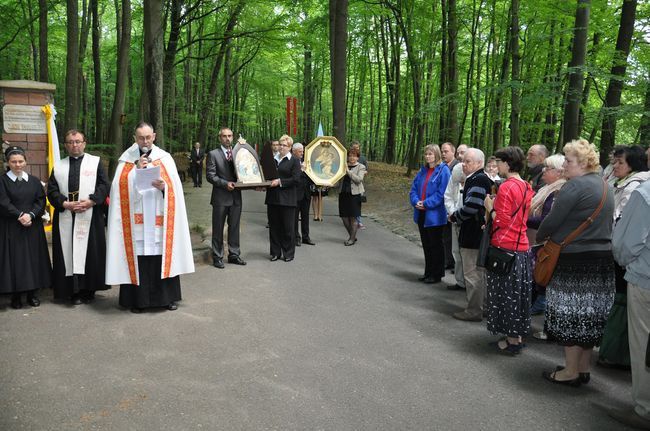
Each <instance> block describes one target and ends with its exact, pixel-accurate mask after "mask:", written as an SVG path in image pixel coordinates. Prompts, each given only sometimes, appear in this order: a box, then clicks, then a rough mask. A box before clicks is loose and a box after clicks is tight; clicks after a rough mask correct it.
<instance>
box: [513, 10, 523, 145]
mask: <svg viewBox="0 0 650 431" xmlns="http://www.w3.org/2000/svg"><path fill="white" fill-rule="evenodd" d="M510 50H511V53H512V75H511V80H512V87H511V96H510V97H511V98H510V109H511V110H510V145H512V146H519V111H520V107H519V85H520V82H519V61H520V59H521V56H520V55H519V0H512V13H511V20H510Z"/></svg>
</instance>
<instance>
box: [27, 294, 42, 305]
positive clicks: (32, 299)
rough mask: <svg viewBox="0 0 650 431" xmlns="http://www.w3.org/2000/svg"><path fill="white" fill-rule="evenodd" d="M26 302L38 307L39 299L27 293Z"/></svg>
mask: <svg viewBox="0 0 650 431" xmlns="http://www.w3.org/2000/svg"><path fill="white" fill-rule="evenodd" d="M27 304H29V305H31V306H32V307H38V306H39V305H41V301H40V300H39V299H38V298H37V297H36V296H35V295H27Z"/></svg>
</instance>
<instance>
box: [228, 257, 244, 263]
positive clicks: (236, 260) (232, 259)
mask: <svg viewBox="0 0 650 431" xmlns="http://www.w3.org/2000/svg"><path fill="white" fill-rule="evenodd" d="M228 263H232V264H234V265H246V262H245V261H244V260H242V258H241V257H239V256H229V257H228Z"/></svg>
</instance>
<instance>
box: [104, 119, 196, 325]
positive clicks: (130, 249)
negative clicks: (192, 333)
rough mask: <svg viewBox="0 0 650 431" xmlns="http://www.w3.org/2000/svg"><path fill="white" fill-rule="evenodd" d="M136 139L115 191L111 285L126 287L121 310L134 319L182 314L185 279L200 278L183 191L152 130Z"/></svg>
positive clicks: (141, 128) (143, 129)
mask: <svg viewBox="0 0 650 431" xmlns="http://www.w3.org/2000/svg"><path fill="white" fill-rule="evenodd" d="M134 138H135V143H134V144H133V145H132V146H131V147H130V148H128V149H127V150H126V151H125V152H124V153H122V155H121V156H120V159H119V163H118V165H117V169H116V171H115V177H114V178H113V184H112V186H111V193H110V205H109V212H108V238H107V253H106V284H119V285H120V305H121V306H123V307H125V308H129V309H131V311H132V312H134V313H140V312H142V311H143V310H144V309H145V308H153V307H165V308H167V309H168V310H176V309H177V308H178V306H177V305H176V302H177V301H180V300H181V284H180V279H179V275H180V274H188V273H191V272H194V260H193V256H192V245H191V243H190V231H189V225H188V222H187V213H186V211H185V200H184V198H183V186H182V184H181V180H180V178H179V176H178V171H177V170H176V164H175V163H174V160H173V159H172V156H171V155H170V154H169V153H167V152H166V151H164V150H162V149H161V148H159V147H157V146H156V145H154V141H155V139H156V134H155V133H154V130H153V127H151V125H150V124H148V123H144V122H143V123H140V124H139V125H138V126H137V127H136V129H135V136H134ZM152 175H153V176H152Z"/></svg>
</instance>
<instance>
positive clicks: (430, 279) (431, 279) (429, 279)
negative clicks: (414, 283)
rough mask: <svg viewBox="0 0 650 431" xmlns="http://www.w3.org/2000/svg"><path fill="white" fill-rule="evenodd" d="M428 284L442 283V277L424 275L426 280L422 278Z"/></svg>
mask: <svg viewBox="0 0 650 431" xmlns="http://www.w3.org/2000/svg"><path fill="white" fill-rule="evenodd" d="M422 281H423V282H425V283H426V284H436V283H440V282H441V281H442V279H441V278H440V277H424V280H422Z"/></svg>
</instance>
